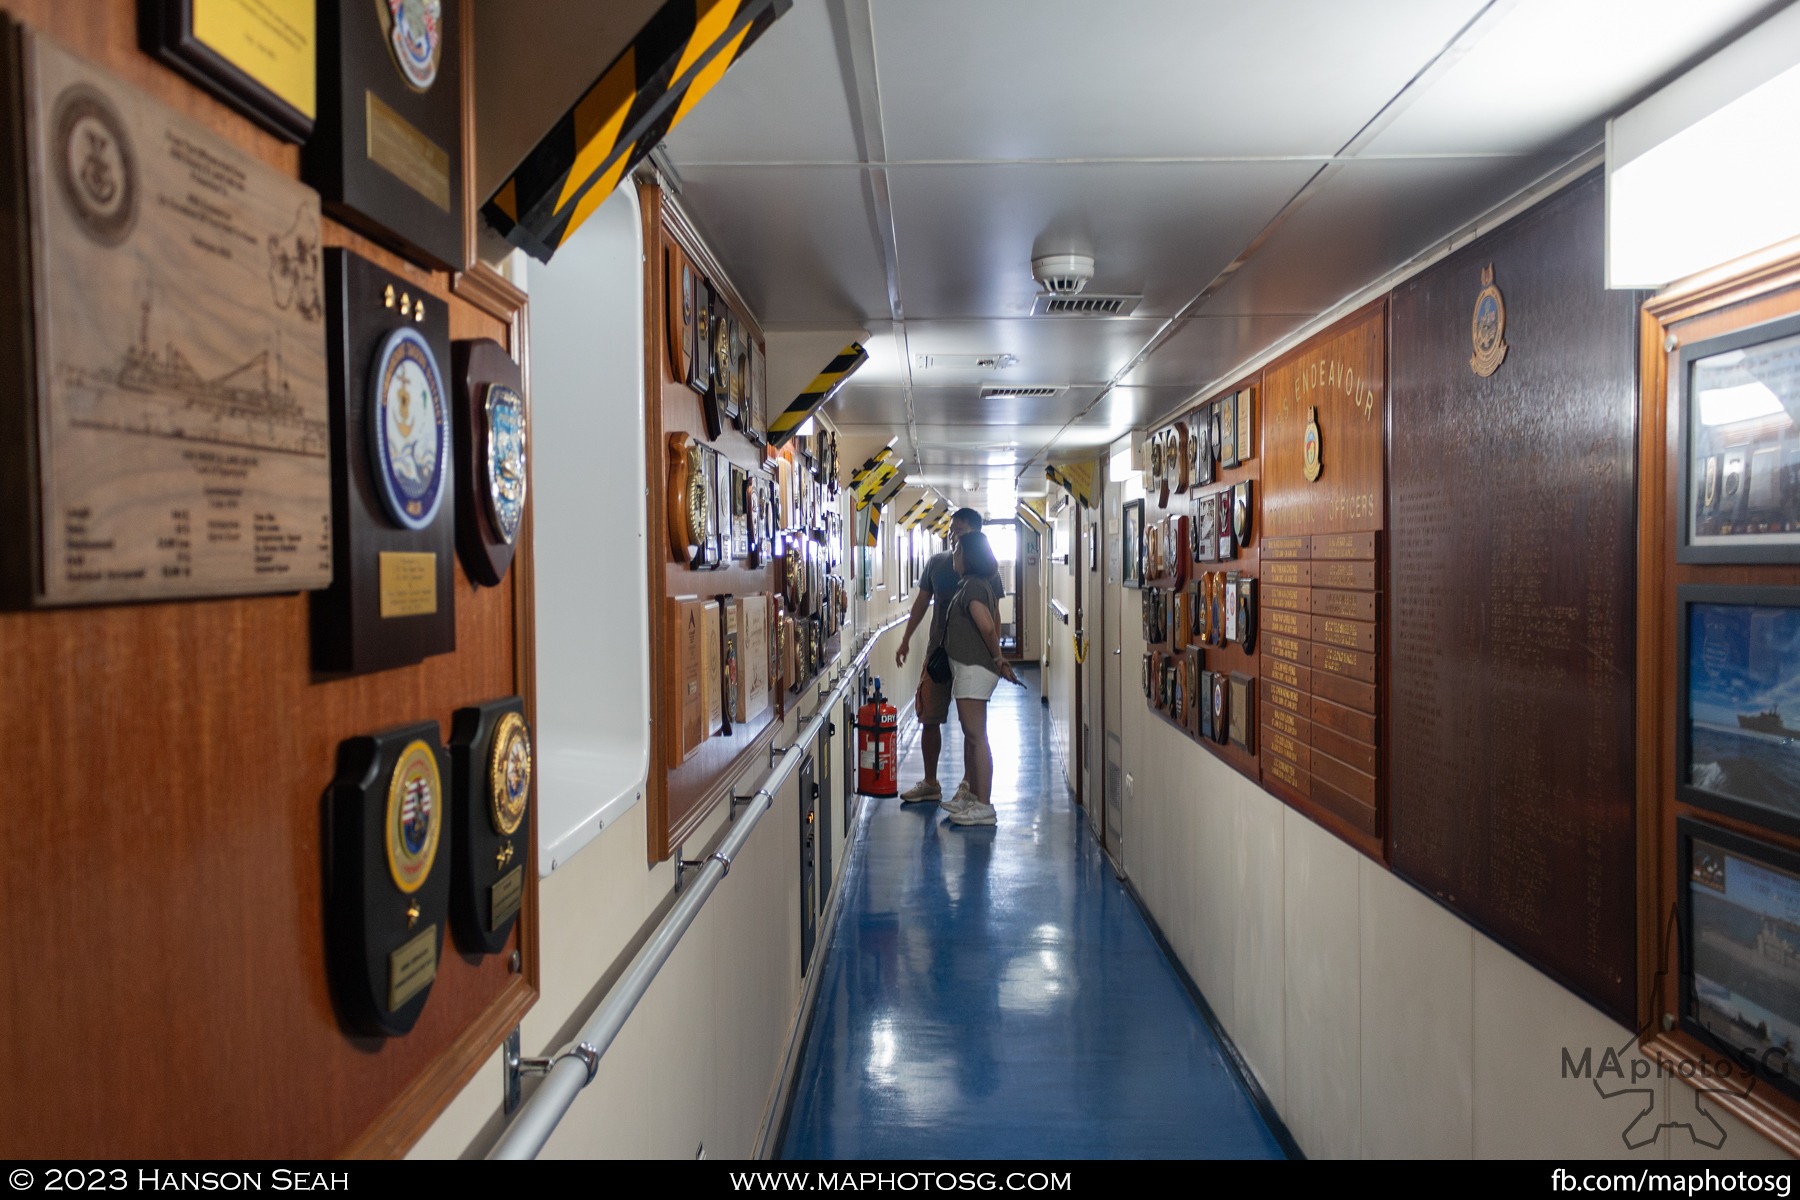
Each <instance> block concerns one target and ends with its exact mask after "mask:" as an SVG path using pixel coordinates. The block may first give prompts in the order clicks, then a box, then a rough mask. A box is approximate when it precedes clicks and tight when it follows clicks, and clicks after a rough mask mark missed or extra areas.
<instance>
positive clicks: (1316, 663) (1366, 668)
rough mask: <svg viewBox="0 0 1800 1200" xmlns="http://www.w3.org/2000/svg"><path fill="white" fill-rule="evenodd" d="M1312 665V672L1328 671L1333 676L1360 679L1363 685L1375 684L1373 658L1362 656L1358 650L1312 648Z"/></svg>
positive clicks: (1330, 647)
mask: <svg viewBox="0 0 1800 1200" xmlns="http://www.w3.org/2000/svg"><path fill="white" fill-rule="evenodd" d="M1312 665H1313V670H1314V671H1329V672H1331V673H1332V674H1333V675H1347V676H1349V677H1350V678H1351V679H1360V680H1362V681H1363V682H1364V683H1374V682H1375V656H1374V655H1373V654H1364V653H1362V652H1361V651H1360V650H1344V649H1341V648H1339V647H1337V646H1314V647H1313V648H1312Z"/></svg>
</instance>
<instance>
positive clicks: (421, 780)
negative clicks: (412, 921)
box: [387, 740, 444, 894]
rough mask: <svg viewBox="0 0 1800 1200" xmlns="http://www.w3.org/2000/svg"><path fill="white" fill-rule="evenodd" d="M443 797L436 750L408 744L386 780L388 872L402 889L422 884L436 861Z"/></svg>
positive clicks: (442, 822) (414, 890) (421, 742)
mask: <svg viewBox="0 0 1800 1200" xmlns="http://www.w3.org/2000/svg"><path fill="white" fill-rule="evenodd" d="M443 800H444V783H443V778H442V776H440V775H439V773H438V761H437V755H436V753H434V752H433V751H432V749H431V747H430V746H429V745H427V744H426V743H425V742H424V741H422V740H420V741H414V742H411V743H409V744H408V745H407V747H406V749H405V750H403V751H401V752H400V762H399V764H398V765H397V766H395V767H394V773H393V775H392V776H391V777H390V778H389V780H388V803H387V860H388V874H389V875H391V876H392V877H393V880H394V886H395V887H397V888H399V889H400V890H401V891H402V892H406V893H408V894H411V893H413V892H416V891H418V890H419V889H420V888H421V887H423V886H424V885H425V879H426V877H427V876H428V875H430V874H431V864H432V863H434V862H435V861H437V848H438V835H439V834H440V833H441V832H442V831H443V827H444V812H443Z"/></svg>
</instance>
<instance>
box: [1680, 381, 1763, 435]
mask: <svg viewBox="0 0 1800 1200" xmlns="http://www.w3.org/2000/svg"><path fill="white" fill-rule="evenodd" d="M1781 411H1782V407H1781V399H1780V398H1779V397H1778V396H1776V395H1775V393H1774V392H1771V391H1770V390H1769V389H1768V388H1767V387H1765V386H1764V385H1762V384H1760V383H1740V384H1738V385H1737V386H1736V387H1724V388H1706V389H1704V390H1703V391H1701V393H1700V423H1701V424H1702V425H1730V424H1733V423H1735V422H1737V421H1750V420H1754V419H1755V418H1757V417H1771V416H1774V415H1775V414H1776V413H1778V412H1781Z"/></svg>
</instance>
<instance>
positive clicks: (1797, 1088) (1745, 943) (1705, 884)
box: [1675, 817, 1800, 1099]
mask: <svg viewBox="0 0 1800 1200" xmlns="http://www.w3.org/2000/svg"><path fill="white" fill-rule="evenodd" d="M1675 843H1676V855H1677V858H1676V868H1677V869H1676V876H1675V878H1676V880H1677V884H1676V904H1677V913H1678V918H1679V929H1680V937H1679V942H1680V963H1681V966H1680V970H1681V975H1680V993H1681V1001H1680V1009H1681V1028H1682V1031H1683V1032H1685V1033H1687V1034H1690V1035H1691V1036H1693V1037H1694V1038H1696V1039H1698V1040H1699V1041H1701V1042H1703V1043H1705V1044H1706V1045H1708V1046H1711V1047H1712V1048H1714V1049H1716V1050H1718V1051H1719V1052H1720V1053H1721V1054H1723V1055H1726V1056H1728V1057H1729V1058H1730V1060H1731V1063H1730V1065H1731V1067H1732V1068H1733V1070H1732V1072H1731V1074H1730V1075H1729V1076H1726V1075H1725V1074H1724V1073H1723V1072H1721V1073H1720V1076H1719V1078H1720V1079H1721V1080H1722V1081H1723V1080H1726V1079H1729V1081H1730V1082H1729V1086H1730V1087H1731V1088H1732V1089H1733V1090H1734V1091H1738V1092H1740V1093H1742V1092H1745V1091H1748V1090H1749V1088H1751V1087H1753V1086H1754V1080H1755V1079H1766V1080H1768V1081H1769V1083H1770V1084H1771V1085H1772V1086H1774V1087H1775V1089H1776V1090H1778V1091H1780V1092H1782V1093H1784V1094H1785V1095H1788V1096H1790V1097H1793V1098H1795V1099H1800V1058H1797V1057H1796V1056H1795V1054H1794V1047H1795V1045H1796V1044H1797V1043H1800V855H1796V854H1794V853H1793V852H1792V851H1789V850H1783V849H1780V848H1778V847H1775V846H1772V845H1769V844H1768V843H1766V842H1762V841H1759V840H1756V839H1754V838H1748V837H1744V836H1742V835H1741V834H1736V833H1731V832H1728V831H1727V830H1724V829H1720V828H1718V827H1716V826H1713V825H1708V824H1705V823H1704V822H1700V821H1695V820H1692V819H1691V818H1688V817H1681V818H1679V819H1677V820H1676V822H1675ZM1746 1068H1749V1069H1752V1070H1754V1071H1755V1075H1754V1077H1753V1078H1752V1077H1750V1076H1749V1075H1748V1074H1747V1071H1746Z"/></svg>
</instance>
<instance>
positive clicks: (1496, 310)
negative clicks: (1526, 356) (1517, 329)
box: [1469, 263, 1506, 379]
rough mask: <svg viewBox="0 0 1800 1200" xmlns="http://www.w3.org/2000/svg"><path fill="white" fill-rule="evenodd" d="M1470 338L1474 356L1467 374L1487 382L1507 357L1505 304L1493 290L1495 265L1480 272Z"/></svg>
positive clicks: (1495, 290) (1470, 357) (1496, 290)
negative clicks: (1478, 290)
mask: <svg viewBox="0 0 1800 1200" xmlns="http://www.w3.org/2000/svg"><path fill="white" fill-rule="evenodd" d="M1469 338H1470V340H1471V341H1472V342H1473V343H1474V344H1475V352H1474V353H1473V354H1471V355H1469V370H1471V371H1473V372H1475V373H1476V374H1477V375H1480V376H1481V377H1482V378H1484V379H1485V378H1486V377H1487V376H1489V375H1492V374H1493V373H1494V372H1495V371H1498V370H1499V369H1500V362H1501V360H1502V359H1504V358H1505V357H1506V301H1505V300H1504V299H1503V298H1502V297H1501V295H1500V289H1499V288H1498V287H1496V286H1494V264H1493V263H1489V264H1488V265H1487V266H1485V267H1483V268H1482V269H1481V291H1480V292H1478V293H1476V296H1475V315H1474V316H1473V317H1471V318H1470V320H1469Z"/></svg>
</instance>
